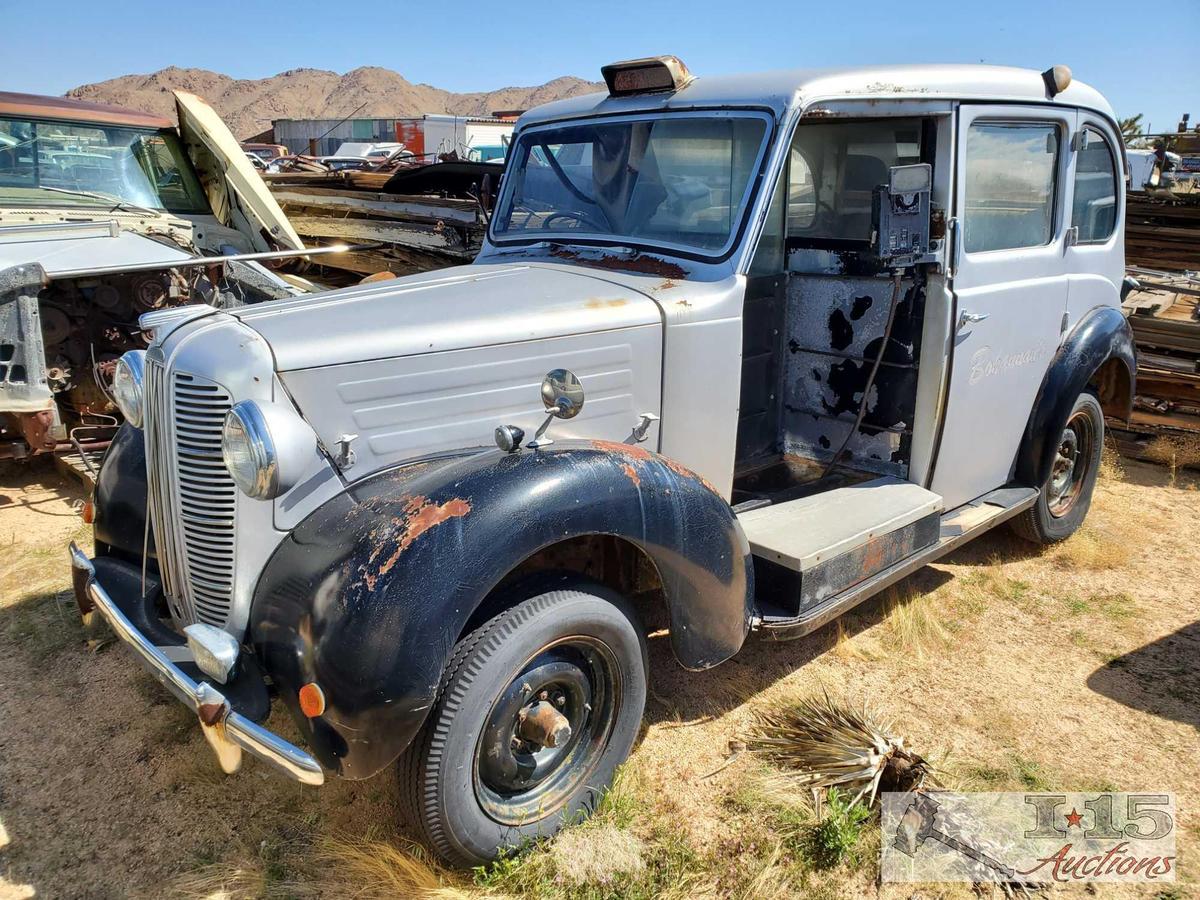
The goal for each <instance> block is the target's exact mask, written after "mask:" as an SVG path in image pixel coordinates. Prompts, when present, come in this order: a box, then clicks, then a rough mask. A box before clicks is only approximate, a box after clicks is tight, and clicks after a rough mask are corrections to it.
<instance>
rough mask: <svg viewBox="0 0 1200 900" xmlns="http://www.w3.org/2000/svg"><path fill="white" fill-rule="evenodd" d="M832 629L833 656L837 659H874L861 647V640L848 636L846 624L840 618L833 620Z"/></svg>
mask: <svg viewBox="0 0 1200 900" xmlns="http://www.w3.org/2000/svg"><path fill="white" fill-rule="evenodd" d="M834 629H835V630H834V637H833V655H834V656H836V657H837V658H838V659H843V660H856V661H862V660H869V659H874V656H873V655H872V654H871V653H869V652H867V650H866V648H864V647H863V645H862V642H861V640H858V639H856V638H852V637H850V634H849V633H848V632H847V631H846V624H845V622H843V621H842V619H841V618H838V619H836V620H835V622H834Z"/></svg>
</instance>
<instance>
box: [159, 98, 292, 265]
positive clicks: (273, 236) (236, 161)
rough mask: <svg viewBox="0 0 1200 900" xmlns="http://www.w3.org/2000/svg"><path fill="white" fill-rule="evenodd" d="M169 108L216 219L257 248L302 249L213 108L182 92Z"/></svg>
mask: <svg viewBox="0 0 1200 900" xmlns="http://www.w3.org/2000/svg"><path fill="white" fill-rule="evenodd" d="M175 107H176V110H177V111H178V113H179V135H180V137H181V138H182V139H183V143H184V146H185V147H187V151H188V156H190V157H191V159H192V164H193V165H194V166H195V167H196V172H197V174H198V175H199V176H200V183H201V184H203V185H204V192H205V193H206V194H207V195H208V202H209V205H210V206H212V209H213V213H214V214H215V215H216V217H217V219H218V221H220V222H221V223H222V224H224V225H227V226H229V227H230V228H236V229H237V230H238V231H240V232H241V233H242V234H244V235H245V236H246V238H247V239H248V240H249V241H250V244H251V246H252V247H253V248H254V249H255V250H257V251H269V250H303V249H304V244H303V243H302V242H301V241H300V236H299V235H298V234H296V230H295V229H294V228H292V224H291V222H289V221H288V218H287V216H285V215H284V214H283V210H282V209H280V208H279V204H278V203H276V202H275V198H274V197H272V196H271V191H270V190H269V189H268V188H267V185H266V183H265V182H264V181H263V180H262V176H260V175H259V174H258V172H257V171H255V169H254V166H253V165H251V164H250V160H248V159H246V153H245V151H243V150H242V147H241V145H240V144H239V143H238V142H237V139H236V138H235V137H234V136H233V134H232V133H231V132H230V131H229V128H228V127H226V125H225V123H224V122H223V121H221V117H220V116H218V115H217V114H216V113H215V112H214V111H213V108H212V107H211V106H209V105H208V104H207V103H205V102H204V101H203V100H201V99H200V98H199V97H197V96H196V95H195V94H188V93H185V92H184V91H175Z"/></svg>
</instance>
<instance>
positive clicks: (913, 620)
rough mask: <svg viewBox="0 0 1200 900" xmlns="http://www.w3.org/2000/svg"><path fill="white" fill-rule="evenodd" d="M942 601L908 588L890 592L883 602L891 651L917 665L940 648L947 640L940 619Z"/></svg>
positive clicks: (927, 593) (943, 610)
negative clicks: (893, 650)
mask: <svg viewBox="0 0 1200 900" xmlns="http://www.w3.org/2000/svg"><path fill="white" fill-rule="evenodd" d="M943 600H944V598H942V597H940V596H939V595H938V593H937V592H936V591H935V592H921V591H918V590H917V589H916V588H914V587H912V586H901V587H895V588H891V589H889V591H888V594H887V597H886V598H885V600H884V604H885V608H886V609H887V625H888V629H889V631H890V632H891V636H892V641H891V643H892V645H893V648H894V649H895V650H897V651H899V652H900V653H902V654H905V655H907V656H909V657H911V658H912V659H915V660H918V661H921V660H924V659H926V658H927V657H928V656H929V655H931V654H936V653H937V652H938V651H939V650H941V649H942V648H944V647H945V646H946V645H947V644H948V643H949V642H950V639H951V634H950V631H949V629H948V628H947V627H946V625H945V624H944V623H943V622H944V617H945V615H946V608H945V605H944V602H943Z"/></svg>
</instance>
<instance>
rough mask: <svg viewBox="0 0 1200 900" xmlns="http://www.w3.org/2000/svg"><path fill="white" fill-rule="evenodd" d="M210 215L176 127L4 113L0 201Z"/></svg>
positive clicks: (0, 135)
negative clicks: (121, 205) (6, 115)
mask: <svg viewBox="0 0 1200 900" xmlns="http://www.w3.org/2000/svg"><path fill="white" fill-rule="evenodd" d="M119 203H126V204H129V205H131V206H139V207H146V208H149V209H155V210H167V211H169V212H174V213H208V212H209V206H208V200H207V199H206V198H205V196H204V191H203V190H202V189H201V187H200V181H199V179H198V178H197V177H196V173H195V171H194V170H193V168H192V164H191V162H190V161H189V160H188V158H187V156H186V154H185V153H184V151H183V148H182V146H181V145H180V142H179V138H178V136H177V135H176V134H175V133H174V132H173V131H168V130H163V131H154V130H150V129H138V128H126V127H121V126H118V125H102V124H85V123H75V122H56V121H53V120H45V121H43V120H39V119H11V118H0V206H29V205H36V206H39V207H49V206H105V205H107V206H108V207H110V208H111V207H112V206H114V205H117V204H119Z"/></svg>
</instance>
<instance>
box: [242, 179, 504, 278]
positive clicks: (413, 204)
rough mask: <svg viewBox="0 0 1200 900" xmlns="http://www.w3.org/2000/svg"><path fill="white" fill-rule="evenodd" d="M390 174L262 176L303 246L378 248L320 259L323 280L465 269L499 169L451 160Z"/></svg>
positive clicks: (478, 241)
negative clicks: (348, 245)
mask: <svg viewBox="0 0 1200 900" xmlns="http://www.w3.org/2000/svg"><path fill="white" fill-rule="evenodd" d="M317 165H319V163H318V164H317ZM389 169H390V170H385V171H379V170H373V171H363V170H358V171H328V170H326V171H320V170H316V169H314V168H313V167H311V166H307V167H305V170H303V171H289V172H279V173H268V174H266V175H264V176H263V177H264V178H265V180H266V181H267V184H268V185H269V186H270V188H271V193H272V194H273V196H274V197H275V200H276V201H278V203H279V204H280V206H281V207H283V210H284V212H285V213H286V214H287V216H288V218H289V219H290V221H291V223H292V225H293V227H294V228H295V229H296V231H297V232H298V233H299V234H300V236H301V237H302V238H303V240H304V242H305V244H306V245H308V246H314V245H325V244H331V243H373V244H378V245H379V246H378V247H377V248H376V249H373V250H369V251H362V252H356V253H341V254H337V255H336V256H329V257H324V258H322V259H321V261H320V264H321V266H322V268H323V271H322V273H321V279H322V280H325V281H330V280H334V281H336V280H339V278H340V279H341V280H346V279H347V278H348V276H350V275H351V274H353V275H355V276H358V277H361V276H362V275H375V274H378V273H381V272H390V273H392V274H394V275H409V274H412V273H414V272H424V271H428V270H430V269H437V268H442V267H444V266H451V265H461V264H464V263H469V262H470V261H471V260H472V259H474V258H475V255H476V254H477V253H478V252H479V249H480V247H481V246H482V243H483V235H484V232H485V231H486V229H487V221H488V215H489V213H490V211H491V209H492V205H493V203H494V201H495V196H496V189H497V187H498V186H499V182H500V174H501V172H502V171H503V167H502V166H500V165H497V164H495V163H478V162H468V161H463V160H456V159H449V160H445V161H441V160H439V161H438V162H436V163H423V164H412V163H407V164H405V165H400V166H394V167H389ZM353 280H358V278H354V279H353Z"/></svg>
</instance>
